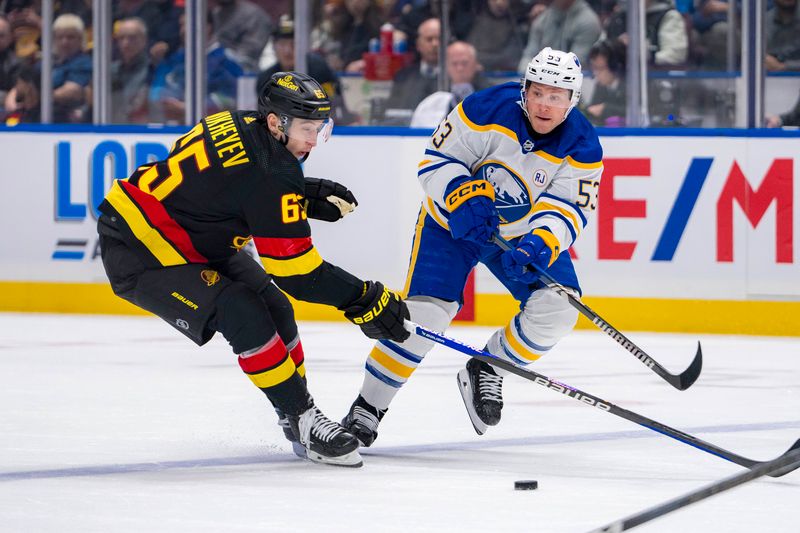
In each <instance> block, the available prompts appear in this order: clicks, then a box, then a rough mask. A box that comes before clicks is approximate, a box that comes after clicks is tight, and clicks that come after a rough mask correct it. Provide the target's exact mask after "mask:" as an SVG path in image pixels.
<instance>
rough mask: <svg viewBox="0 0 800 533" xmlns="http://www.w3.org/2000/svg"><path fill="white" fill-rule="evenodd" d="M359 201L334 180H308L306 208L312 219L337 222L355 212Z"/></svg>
mask: <svg viewBox="0 0 800 533" xmlns="http://www.w3.org/2000/svg"><path fill="white" fill-rule="evenodd" d="M357 205H358V200H356V197H355V196H353V193H352V192H350V191H349V190H348V189H347V187H345V186H344V185H342V184H341V183H336V182H335V181H333V180H326V179H321V178H306V192H305V203H304V207H305V210H306V214H307V215H308V216H309V217H310V218H316V219H317V220H325V221H326V222H336V221H337V220H339V219H340V218H342V217H344V216H345V215H346V214H347V213H350V212H351V211H353V210H354V209H355V208H356V206H357Z"/></svg>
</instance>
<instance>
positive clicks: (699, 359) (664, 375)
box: [492, 233, 703, 390]
mask: <svg viewBox="0 0 800 533" xmlns="http://www.w3.org/2000/svg"><path fill="white" fill-rule="evenodd" d="M492 242H494V243H495V244H497V245H498V246H499V247H500V248H502V249H503V250H506V251H508V250H511V249H513V247H512V246H511V244H510V243H509V242H508V241H507V240H505V239H503V238H502V237H501V236H499V235H498V234H496V233H495V234H494V235H492ZM528 269H529V270H531V271H532V272H533V273H535V274H537V275H538V276H539V278H541V280H542V281H544V283H545V284H546V285H547V286H548V287H550V288H551V289H553V290H554V291H556V292H557V293H558V294H559V295H561V296H562V297H564V298H566V299H567V301H568V302H569V304H570V305H571V306H572V307H574V308H575V309H577V310H578V312H579V313H581V314H582V315H583V316H585V317H586V318H588V319H589V320H591V321H592V323H593V324H594V325H595V326H597V327H598V328H600V329H601V330H602V331H604V332H605V333H606V334H607V335H608V336H610V337H611V338H612V339H614V340H615V341H617V343H618V344H620V345H621V346H622V347H623V348H625V349H626V350H628V351H629V352H630V353H632V354H633V355H634V356H635V357H636V358H637V359H638V360H639V361H641V362H642V363H643V364H644V365H645V366H646V367H647V368H649V369H650V370H652V371H653V372H655V373H656V374H657V375H658V376H659V377H660V378H661V379H663V380H664V381H666V382H667V383H669V384H670V385H672V386H673V387H675V388H676V389H678V390H686V389H688V388H689V387H691V386H692V384H693V383H694V382H695V381H696V380H697V378H698V377H699V376H700V371H701V370H702V368H703V350H702V348H701V347H700V342H699V341H698V343H697V352H695V354H694V359H693V360H692V363H691V364H690V365H689V366H688V368H687V369H686V370H684V371H683V372H681V373H680V374H672V373H671V372H669V371H668V370H667V369H666V368H664V367H663V366H662V365H661V364H659V363H658V361H656V360H655V359H653V358H652V357H650V356H649V355H648V354H647V352H645V351H644V350H642V349H641V348H639V347H638V346H636V344H634V343H633V341H631V340H630V339H628V337H626V336H625V335H624V334H623V333H622V332H621V331H619V330H618V329H617V328H615V327H614V326H612V325H611V324H609V323H608V322H607V321H606V320H604V319H603V318H602V317H601V316H600V315H598V314H597V313H595V312H594V311H593V310H592V309H591V308H590V307H589V306H588V305H586V304H584V303H583V302H581V301H580V299H578V298H575V297H574V296H573V295H572V294H570V293H569V291H568V290H567V289H566V287H564V286H563V285H561V284H560V283H559V282H558V281H556V280H555V279H554V278H553V276H551V275H550V274H548V273H547V272H546V271H544V270H542V269H541V268H540V267H539V266H538V265H536V264H533V263H532V264H530V265H528Z"/></svg>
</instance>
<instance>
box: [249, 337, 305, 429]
mask: <svg viewBox="0 0 800 533" xmlns="http://www.w3.org/2000/svg"><path fill="white" fill-rule="evenodd" d="M239 366H240V367H241V368H242V370H243V371H244V373H245V374H247V377H249V378H250V381H252V382H253V384H254V385H255V386H256V387H258V388H259V389H261V390H262V391H263V392H264V394H266V395H267V398H269V400H270V402H272V404H273V405H274V406H275V407H277V408H278V409H280V410H281V411H283V412H284V413H285V414H287V415H299V414H300V413H302V412H303V411H305V410H306V409H308V407H310V406H311V405H312V403H313V402H312V400H311V396H310V395H309V394H308V389H307V388H306V384H305V382H304V381H303V378H302V377H301V376H300V374H299V373H298V371H297V367H296V366H295V363H294V361H293V360H292V358H291V357H290V356H289V352H288V350H287V349H286V346H285V345H284V344H283V341H282V340H281V338H280V337H279V336H278V335H277V334H275V335H274V336H273V337H272V338H271V339H270V340H269V341H268V342H267V343H266V344H265V345H263V346H261V347H259V348H256V349H254V350H248V351H247V352H244V353H242V354H239Z"/></svg>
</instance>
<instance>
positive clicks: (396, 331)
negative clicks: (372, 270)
mask: <svg viewBox="0 0 800 533" xmlns="http://www.w3.org/2000/svg"><path fill="white" fill-rule="evenodd" d="M342 310H343V311H344V316H345V318H347V320H349V321H350V322H352V323H354V324H356V325H357V326H358V327H360V328H361V331H362V332H364V335H366V336H367V337H369V338H370V339H389V340H392V341H395V342H403V341H404V340H406V339H407V338H408V337H409V335H410V333H409V332H408V331H407V330H406V329H405V328H404V327H403V320H405V319H408V318H410V317H411V315H410V314H409V312H408V307H406V303H405V302H404V301H403V300H401V299H400V297H399V296H398V295H397V294H395V293H393V292H391V291H390V290H388V289H387V288H386V287H384V286H383V283H381V282H380V281H365V282H364V293H363V294H362V295H361V297H360V298H358V299H357V300H356V301H355V302H353V303H351V304H350V305H348V306H346V307H344V308H343V309H342Z"/></svg>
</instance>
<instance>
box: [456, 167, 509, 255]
mask: <svg viewBox="0 0 800 533" xmlns="http://www.w3.org/2000/svg"><path fill="white" fill-rule="evenodd" d="M445 204H446V207H447V209H448V210H449V211H450V218H449V219H448V225H449V226H450V234H451V235H452V236H453V238H454V239H463V240H465V241H470V242H474V243H476V244H485V243H486V242H488V241H489V239H490V238H491V236H492V235H493V234H494V233H495V232H497V228H498V226H499V225H500V216H499V214H498V212H497V208H496V207H495V205H494V187H492V184H491V183H489V182H488V181H486V180H473V179H471V180H469V181H461V182H460V183H459V182H458V181H455V182H453V183H451V184H450V186H448V188H447V190H446V191H445Z"/></svg>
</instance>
